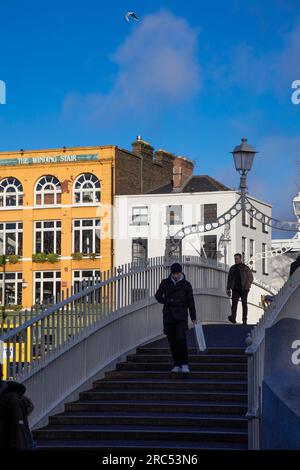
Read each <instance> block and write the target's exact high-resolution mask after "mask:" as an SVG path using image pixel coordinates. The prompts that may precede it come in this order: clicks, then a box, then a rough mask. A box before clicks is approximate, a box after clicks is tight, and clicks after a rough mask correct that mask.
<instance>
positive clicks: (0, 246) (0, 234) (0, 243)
mask: <svg viewBox="0 0 300 470" xmlns="http://www.w3.org/2000/svg"><path fill="white" fill-rule="evenodd" d="M3 254H4V235H3V232H0V255H3Z"/></svg>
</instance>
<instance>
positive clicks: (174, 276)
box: [155, 263, 197, 373]
mask: <svg viewBox="0 0 300 470" xmlns="http://www.w3.org/2000/svg"><path fill="white" fill-rule="evenodd" d="M155 298H156V300H157V301H158V302H159V303H161V304H163V305H164V307H163V325H164V330H163V331H164V333H165V334H166V335H167V338H168V342H169V345H170V349H171V353H172V356H173V361H174V367H173V369H172V370H171V372H175V373H178V372H185V373H187V372H190V370H189V366H188V348H187V341H186V330H188V310H189V313H190V317H191V320H192V322H193V323H194V324H195V323H197V319H196V308H195V301H194V295H193V288H192V285H191V283H190V282H189V281H187V280H186V277H185V274H184V273H183V272H182V266H181V264H179V263H173V264H172V266H171V273H170V275H169V276H168V277H167V278H166V279H163V280H162V281H161V283H160V286H159V288H158V290H157V292H156V294H155Z"/></svg>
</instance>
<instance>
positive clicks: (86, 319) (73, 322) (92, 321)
mask: <svg viewBox="0 0 300 470" xmlns="http://www.w3.org/2000/svg"><path fill="white" fill-rule="evenodd" d="M180 261H181V262H182V264H183V266H184V270H185V273H186V275H187V278H188V279H189V280H190V281H191V283H192V285H193V287H194V288H199V289H201V288H202V289H218V291H219V292H225V282H226V274H227V273H226V270H225V269H224V267H223V269H222V267H220V265H217V264H216V263H214V262H205V263H203V262H202V260H201V259H200V258H199V257H196V256H195V257H192V256H184V257H182V258H181V259H180ZM168 274H169V264H168V263H165V260H164V257H155V258H150V259H148V260H147V262H146V263H143V264H134V263H128V264H125V265H122V266H119V267H118V268H114V269H112V270H109V271H104V272H102V273H101V277H100V278H95V279H91V280H90V281H88V282H87V285H86V286H85V287H84V288H82V289H80V290H79V291H78V292H75V293H74V291H73V292H72V295H70V296H69V295H68V294H69V293H68V291H67V292H66V297H65V296H64V294H62V295H61V296H58V297H57V303H56V304H55V305H49V306H48V307H45V308H44V309H43V310H42V311H40V312H39V313H37V312H34V310H33V309H31V310H30V311H25V313H24V314H23V316H22V318H20V319H19V321H18V319H17V320H16V319H15V320H14V322H11V323H10V322H8V323H7V325H6V329H3V328H2V332H1V331H0V333H1V334H0V340H1V341H2V349H3V359H2V357H0V361H1V359H2V361H3V362H4V376H5V377H6V378H11V379H16V378H19V379H20V380H21V379H23V380H24V379H25V378H26V377H27V376H28V375H31V374H32V373H34V372H35V371H37V370H39V369H40V368H42V367H44V366H45V364H46V363H47V362H49V361H51V360H52V358H54V357H55V356H56V355H57V354H58V353H59V354H61V353H63V351H64V348H66V347H68V345H69V344H70V343H72V344H75V343H76V342H78V341H80V340H81V339H82V338H83V337H84V336H85V335H88V334H89V333H90V332H91V331H92V330H93V329H94V328H95V326H97V325H99V324H101V322H102V323H103V322H104V321H105V320H106V319H108V318H111V317H112V315H114V316H116V315H117V314H118V312H123V311H124V309H126V307H128V306H132V305H134V304H135V303H139V302H141V301H144V300H146V299H149V298H151V297H152V296H153V295H154V294H155V292H156V290H157V288H158V285H159V282H160V281H161V280H162V278H163V277H166V276H167V275H168ZM0 352H1V351H0Z"/></svg>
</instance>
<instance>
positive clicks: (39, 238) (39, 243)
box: [35, 232, 42, 253]
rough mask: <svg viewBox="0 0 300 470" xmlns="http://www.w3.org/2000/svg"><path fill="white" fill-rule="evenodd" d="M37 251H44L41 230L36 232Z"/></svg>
mask: <svg viewBox="0 0 300 470" xmlns="http://www.w3.org/2000/svg"><path fill="white" fill-rule="evenodd" d="M35 252H36V253H41V252H42V233H41V232H36V233H35Z"/></svg>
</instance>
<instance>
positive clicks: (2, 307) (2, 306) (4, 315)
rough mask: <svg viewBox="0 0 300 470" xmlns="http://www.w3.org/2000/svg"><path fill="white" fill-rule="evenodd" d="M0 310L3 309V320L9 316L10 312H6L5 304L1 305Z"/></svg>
mask: <svg viewBox="0 0 300 470" xmlns="http://www.w3.org/2000/svg"><path fill="white" fill-rule="evenodd" d="M0 311H1V315H2V320H5V318H6V317H8V313H7V312H6V308H5V305H1V307H0Z"/></svg>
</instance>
